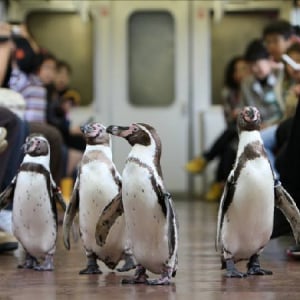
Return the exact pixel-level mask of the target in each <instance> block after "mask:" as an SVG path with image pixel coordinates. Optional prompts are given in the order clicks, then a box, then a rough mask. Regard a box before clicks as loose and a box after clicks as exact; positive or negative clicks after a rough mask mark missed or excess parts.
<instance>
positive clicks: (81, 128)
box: [80, 124, 87, 134]
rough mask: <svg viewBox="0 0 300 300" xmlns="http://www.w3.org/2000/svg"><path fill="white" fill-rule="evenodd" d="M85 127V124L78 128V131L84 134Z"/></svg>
mask: <svg viewBox="0 0 300 300" xmlns="http://www.w3.org/2000/svg"><path fill="white" fill-rule="evenodd" d="M86 127H87V124H84V125H82V126H80V130H81V132H82V133H83V134H84V133H86Z"/></svg>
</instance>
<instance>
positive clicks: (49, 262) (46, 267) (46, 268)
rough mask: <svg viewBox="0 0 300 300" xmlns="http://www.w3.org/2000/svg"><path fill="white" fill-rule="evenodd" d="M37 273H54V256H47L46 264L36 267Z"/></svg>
mask: <svg viewBox="0 0 300 300" xmlns="http://www.w3.org/2000/svg"><path fill="white" fill-rule="evenodd" d="M34 270H36V271H53V270H54V264H53V255H46V258H45V260H44V262H43V263H42V264H40V265H37V266H35V267H34Z"/></svg>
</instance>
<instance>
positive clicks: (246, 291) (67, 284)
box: [0, 199, 300, 300]
mask: <svg viewBox="0 0 300 300" xmlns="http://www.w3.org/2000/svg"><path fill="white" fill-rule="evenodd" d="M176 209H177V213H178V216H179V221H180V246H179V269H178V272H177V277H176V278H175V279H174V283H173V284H172V285H170V286H157V287H153V286H146V285H125V286H124V285H121V284H120V280H121V279H122V278H124V277H125V276H129V275H131V274H132V273H133V272H127V273H124V274H120V273H116V272H110V271H109V270H108V269H106V268H105V267H103V265H102V264H101V268H102V270H103V274H102V275H78V271H79V270H80V269H82V268H83V267H84V266H85V263H86V260H85V256H84V253H83V251H82V248H81V245H80V243H77V244H74V243H73V244H72V248H71V250H70V251H67V250H65V249H64V247H63V244H62V239H61V227H60V228H59V234H60V235H59V239H58V245H57V252H56V256H55V271H53V272H37V271H32V270H19V269H17V268H16V266H17V260H16V257H15V256H14V255H11V254H5V255H4V254H2V255H0V265H1V269H0V299H22V300H23V299H24V300H26V299H43V300H48V299H72V300H73V299H74V300H75V299H110V300H114V299H130V300H133V299H143V300H148V299H160V300H163V299H169V300H171V299H184V300H191V299H205V300H210V299H231V300H235V299H239V300H240V299H242V300H247V299H251V300H253V299H266V300H271V299H300V261H294V260H289V259H288V258H287V257H286V256H285V254H284V251H285V248H286V247H287V246H288V245H290V244H291V243H292V240H291V238H290V237H285V238H280V239H277V240H274V241H271V242H270V243H269V244H268V247H267V248H266V249H265V251H264V253H263V255H262V258H261V265H262V266H263V267H265V268H268V269H270V270H272V271H273V272H274V275H272V276H257V277H249V278H245V279H226V278H224V271H222V270H220V259H219V256H218V254H217V253H216V252H215V249H214V238H215V229H216V214H217V204H215V203H205V202H201V201H196V200H195V201H191V200H189V199H186V200H185V201H183V200H181V201H177V202H176ZM245 264H246V263H244V262H243V263H239V264H238V268H239V269H240V270H245ZM151 275H152V276H153V274H151Z"/></svg>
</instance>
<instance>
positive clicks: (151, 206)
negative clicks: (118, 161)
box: [96, 123, 178, 285]
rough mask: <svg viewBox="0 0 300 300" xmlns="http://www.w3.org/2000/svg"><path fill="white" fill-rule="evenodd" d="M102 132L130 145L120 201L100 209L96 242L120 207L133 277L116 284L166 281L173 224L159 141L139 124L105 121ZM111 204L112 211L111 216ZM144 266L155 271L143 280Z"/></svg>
mask: <svg viewBox="0 0 300 300" xmlns="http://www.w3.org/2000/svg"><path fill="white" fill-rule="evenodd" d="M107 132H109V133H111V134H112V135H115V136H119V137H123V138H125V139H126V140H127V141H128V142H129V144H130V145H131V146H132V149H131V151H130V153H129V155H128V158H127V160H126V164H125V167H124V170H123V174H122V180H123V183H122V203H121V202H119V204H120V205H119V206H118V205H116V203H115V206H114V207H112V211H110V210H109V207H107V209H106V210H105V211H104V213H103V215H102V216H101V217H100V219H99V223H98V226H97V228H98V231H97V232H96V235H97V234H98V241H99V242H100V243H104V244H105V236H106V235H107V232H109V226H111V224H112V223H113V220H111V219H110V218H111V217H113V219H114V218H115V217H116V215H117V214H118V213H121V211H122V209H123V208H124V213H125V220H126V226H127V230H128V234H129V239H130V242H131V246H132V251H133V255H134V257H135V258H136V260H137V263H138V265H137V270H136V273H135V276H134V278H132V279H129V280H128V279H126V280H125V279H124V280H123V281H122V283H148V284H153V285H165V284H169V283H170V280H171V277H172V276H173V277H174V276H175V274H176V270H177V249H178V228H177V225H178V223H177V220H176V216H175V211H174V206H173V201H172V199H171V196H170V194H169V193H167V191H166V188H165V186H164V183H163V177H162V171H161V166H160V156H161V141H160V138H159V136H158V135H157V132H156V130H155V129H154V128H153V127H151V126H149V125H147V124H142V123H137V124H132V125H130V126H129V127H120V126H109V127H108V128H107ZM113 209H115V210H116V212H117V213H116V214H115V215H114V213H113ZM146 269H147V270H149V271H151V272H152V273H155V274H161V277H160V278H159V279H153V280H148V279H147V277H148V276H147V275H146Z"/></svg>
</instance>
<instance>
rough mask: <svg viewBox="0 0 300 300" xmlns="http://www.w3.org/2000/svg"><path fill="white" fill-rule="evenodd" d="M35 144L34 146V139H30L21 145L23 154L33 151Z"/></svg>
mask: <svg viewBox="0 0 300 300" xmlns="http://www.w3.org/2000/svg"><path fill="white" fill-rule="evenodd" d="M35 146H36V143H35V141H34V140H32V139H30V140H28V141H27V142H26V143H25V144H24V145H23V146H22V148H23V150H24V153H25V154H29V153H31V152H32V151H34V149H35Z"/></svg>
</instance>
